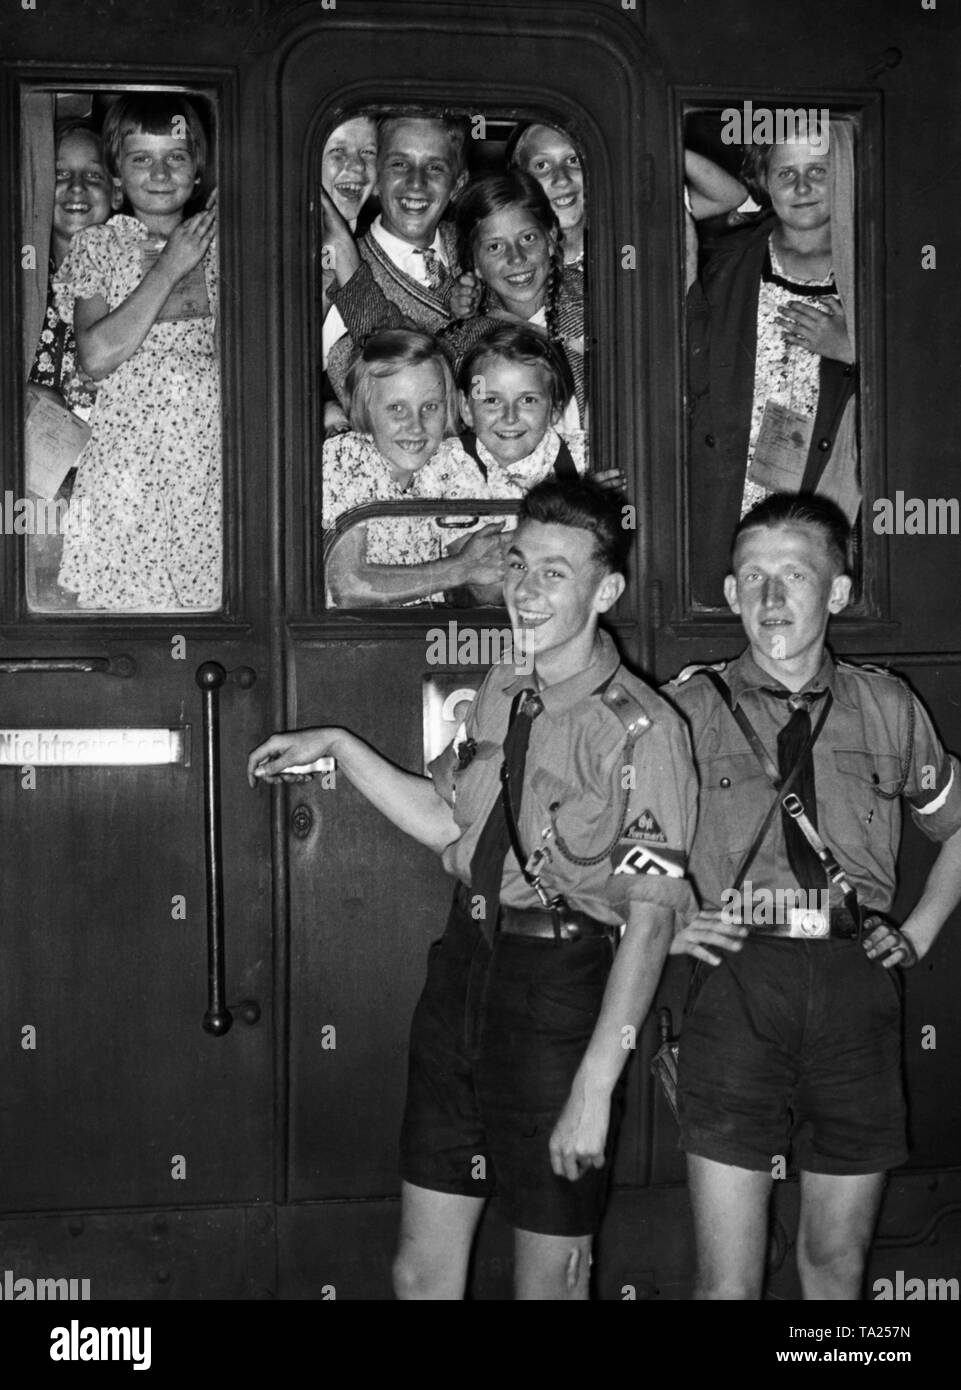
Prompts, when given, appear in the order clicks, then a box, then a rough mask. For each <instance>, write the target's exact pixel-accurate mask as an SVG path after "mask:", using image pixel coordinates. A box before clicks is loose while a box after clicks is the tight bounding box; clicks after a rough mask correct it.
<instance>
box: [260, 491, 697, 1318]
mask: <svg viewBox="0 0 961 1390" xmlns="http://www.w3.org/2000/svg"><path fill="white" fill-rule="evenodd" d="M510 539H511V545H510V548H509V550H508V552H507V577H506V580H505V599H506V603H507V608H508V612H509V614H510V619H511V624H512V627H513V628H514V632H515V640H516V642H517V643H518V644H519V646H520V653H519V655H520V657H521V660H519V661H518V662H517V663H516V665H514V664H507V665H495V666H494V667H493V668H492V669H491V671H490V672H489V674H488V676H487V677H486V679H485V681H484V683H483V685H482V686H481V688H480V690H479V692H478V694H477V697H476V699H475V700H474V702H473V704H472V706H471V709H470V712H469V714H468V716H467V719H466V721H465V726H464V727H463V729H462V730H461V732H460V733H459V734H458V736H457V737H455V739H454V741H453V742H452V744H451V746H450V747H449V748H448V749H447V750H445V752H444V753H442V754H441V755H440V757H438V758H436V759H435V760H434V762H433V763H432V764H431V768H430V772H431V780H428V779H425V778H422V777H417V776H415V775H413V774H412V773H408V772H403V771H401V770H400V769H398V768H397V767H395V766H394V765H393V764H391V763H388V762H387V761H386V760H385V759H384V758H382V757H381V756H380V754H378V753H376V752H375V751H374V750H373V749H372V748H370V747H369V746H368V745H367V744H365V743H363V742H362V741H361V740H360V739H359V738H358V737H357V736H356V735H354V734H352V733H348V732H347V731H346V730H343V729H308V730H302V731H300V732H297V733H287V734H275V735H273V737H272V738H270V739H268V740H267V741H266V742H265V743H263V744H262V745H261V746H260V747H258V748H256V749H254V751H253V752H252V753H251V755H250V759H249V763H248V775H249V777H250V780H251V784H253V783H254V781H255V779H256V778H258V777H261V778H265V779H266V780H268V781H278V780H297V777H298V776H299V774H289V773H285V772H284V768H285V767H290V766H292V765H303V764H307V763H310V762H312V761H314V760H315V759H316V758H318V757H321V756H324V755H327V754H333V755H335V756H336V758H337V759H338V763H339V765H340V768H341V769H342V770H343V772H344V773H345V774H346V775H347V777H348V778H349V779H350V780H351V781H352V782H353V784H354V785H355V786H356V787H357V788H358V790H359V791H360V792H362V793H363V795H364V796H366V797H367V798H368V799H369V800H370V801H371V802H372V803H373V804H374V805H376V806H377V807H378V808H379V809H380V810H381V811H383V813H384V814H385V815H386V816H387V817H388V818H389V819H390V820H391V821H393V823H394V824H395V825H397V826H398V827H399V828H400V829H402V830H404V831H406V832H407V833H408V834H410V835H412V836H413V837H414V838H415V839H416V840H418V841H419V842H420V843H422V844H425V845H427V846H429V847H430V848H432V849H434V850H435V851H436V852H437V853H438V854H440V855H441V856H442V858H443V862H444V866H445V868H446V869H447V870H448V872H450V873H451V874H452V875H454V876H455V877H456V878H457V879H458V887H457V891H456V894H455V899H454V904H453V907H452V910H451V915H450V919H449V921H448V925H447V930H446V932H445V934H444V936H443V938H441V940H440V941H439V942H436V943H435V944H434V946H433V947H432V949H431V956H430V963H429V968H428V977H427V983H426V985H425V988H424V993H423V995H422V997H421V1000H420V1003H419V1004H418V1006H417V1010H416V1013H415V1015H414V1022H413V1027H412V1032H411V1042H410V1065H409V1079H408V1094H407V1108H406V1112H405V1117H404V1125H403V1134H402V1141H401V1152H402V1165H401V1167H402V1176H403V1179H404V1181H403V1188H402V1215H401V1236H400V1246H399V1250H398V1255H397V1260H396V1263H395V1267H394V1281H395V1288H396V1291H397V1294H398V1296H399V1297H401V1298H404V1299H434V1300H436V1299H460V1298H462V1297H463V1296H464V1292H465V1288H466V1281H467V1270H468V1261H469V1256H470V1248H471V1243H472V1239H473V1236H474V1233H475V1231H476V1228H477V1223H478V1221H479V1220H480V1216H481V1212H482V1210H483V1207H484V1204H485V1202H486V1201H487V1200H488V1198H491V1199H493V1201H494V1203H495V1205H496V1206H497V1207H498V1208H499V1210H500V1211H501V1212H502V1213H503V1215H504V1216H505V1217H506V1219H507V1220H508V1221H509V1222H510V1223H511V1224H512V1225H513V1226H514V1228H515V1290H516V1296H517V1297H518V1298H520V1299H561V1300H566V1299H584V1298H587V1296H588V1288H589V1271H590V1254H591V1245H592V1239H593V1235H594V1233H595V1231H596V1229H597V1226H598V1223H599V1221H600V1217H601V1214H602V1212H603V1207H604V1202H605V1197H606V1187H607V1171H609V1159H610V1154H611V1148H612V1142H613V1135H614V1129H615V1127H616V1114H617V1109H618V1093H617V1081H618V1078H619V1076H620V1074H621V1071H622V1069H623V1067H624V1064H625V1062H626V1061H627V1059H628V1057H629V1055H630V1051H631V1049H632V1048H633V1046H634V1039H635V1035H636V1032H637V1030H638V1029H639V1028H640V1025H641V1023H642V1022H643V1019H644V1017H645V1015H646V1014H647V1011H648V1008H649V1006H650V1002H651V998H652V995H653V991H654V989H655V987H656V985H657V981H658V977H659V976H660V973H661V967H662V965H663V962H664V959H665V956H666V954H667V950H668V945H669V942H670V939H671V936H672V933H673V932H674V931H675V930H676V929H677V928H678V927H680V926H682V925H684V924H685V923H686V922H687V921H688V920H690V918H691V917H693V915H694V913H695V912H696V905H695V903H694V897H693V893H692V890H691V887H690V884H689V882H688V880H687V877H686V869H685V865H686V850H687V845H688V843H689V840H690V837H691V835H692V833H693V827H694V817H695V782H694V773H693V768H692V765H691V762H690V753H689V748H688V743H687V736H686V732H685V730H684V727H683V723H682V721H681V720H680V718H679V717H678V716H677V714H676V713H675V712H674V711H673V710H672V709H671V708H670V706H669V705H667V704H666V702H664V701H663V700H661V699H660V698H659V697H658V696H657V695H656V694H655V693H654V692H653V691H652V690H650V689H649V688H648V687H647V686H645V685H644V684H643V682H642V681H640V680H638V679H637V678H636V677H635V676H633V675H631V674H630V672H628V671H627V670H626V669H625V668H624V667H623V666H622V665H621V663H620V660H619V658H618V655H617V652H616V650H615V648H614V644H613V642H612V641H611V639H610V637H608V636H607V634H606V633H604V632H602V631H601V630H600V629H599V627H598V623H599V619H600V617H601V616H602V614H604V613H606V612H608V611H609V610H610V609H611V608H612V607H613V605H614V604H615V603H616V601H617V599H618V598H619V597H620V595H621V593H622V592H623V589H624V583H625V581H624V570H625V552H626V546H627V533H625V531H624V530H623V528H622V527H621V512H620V506H619V503H618V501H617V500H616V499H613V498H612V496H611V495H610V494H608V493H605V492H604V491H603V490H602V489H600V488H599V487H598V486H597V485H596V484H594V483H593V482H591V481H589V480H584V479H578V480H575V481H571V482H563V483H562V482H555V481H551V482H544V483H541V484H539V485H538V486H537V487H535V488H534V489H532V491H531V492H530V493H528V495H527V497H526V498H525V499H524V501H523V503H522V504H521V509H520V513H519V524H518V527H517V530H516V531H515V532H513V533H512V535H511V538H510ZM618 941H619V944H618ZM615 946H617V951H616V955H615V949H614V948H615ZM480 1160H483V1162H481V1161H480ZM605 1165H607V1167H605Z"/></svg>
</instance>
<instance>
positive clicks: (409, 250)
mask: <svg viewBox="0 0 961 1390" xmlns="http://www.w3.org/2000/svg"><path fill="white" fill-rule="evenodd" d="M370 236H371V239H372V240H373V241H376V243H377V245H378V246H379V247H380V248H381V250H382V251H383V252H384V253H385V254H386V256H387V259H388V260H390V261H393V263H394V265H395V266H397V268H398V270H402V271H403V272H404V274H405V275H409V276H410V278H411V279H412V280H417V281H418V282H419V283H420V284H422V285H426V284H427V280H428V275H427V266H426V264H425V262H424V256H423V252H422V250H421V249H420V248H418V247H416V246H411V244H410V242H409V241H402V240H401V238H400V237H399V236H394V234H393V232H388V231H387V229H386V228H385V226H384V223H383V220H382V218H381V215H380V213H378V214H377V216H376V217H375V218H374V220H373V222H372V223H371V225H370ZM429 249H430V250H431V251H433V252H434V253H435V255H436V256H437V257H438V258H439V260H440V261H441V263H442V264H443V265H445V266H446V265H447V253H446V249H445V247H444V241H443V238H442V237H441V234H440V227H438V228H437V231H436V232H435V234H434V240H433V241H432V242H431V244H430V248H429Z"/></svg>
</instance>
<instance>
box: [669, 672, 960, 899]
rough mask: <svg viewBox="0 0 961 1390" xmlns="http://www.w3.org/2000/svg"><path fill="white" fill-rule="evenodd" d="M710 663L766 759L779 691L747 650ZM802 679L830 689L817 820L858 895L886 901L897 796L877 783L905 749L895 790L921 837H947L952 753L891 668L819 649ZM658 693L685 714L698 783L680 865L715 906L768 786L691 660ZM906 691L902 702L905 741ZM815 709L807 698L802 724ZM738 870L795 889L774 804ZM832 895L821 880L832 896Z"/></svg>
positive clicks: (778, 714)
mask: <svg viewBox="0 0 961 1390" xmlns="http://www.w3.org/2000/svg"><path fill="white" fill-rule="evenodd" d="M716 669H718V670H719V671H720V674H721V675H722V677H723V678H724V680H725V681H726V682H727V684H728V686H729V687H730V690H731V695H732V698H733V700H734V703H735V705H738V704H740V705H741V707H742V708H743V710H744V712H745V714H746V715H747V717H748V719H749V720H750V721H751V723H752V724H753V726H754V728H755V730H756V732H757V734H758V736H759V738H760V739H761V742H762V743H763V744H764V746H765V748H766V749H767V750H768V752H769V753H770V755H771V757H772V759H773V761H774V763H775V765H776V764H777V735H778V731H779V730H780V729H781V728H782V727H783V726H784V725H785V724H786V723H787V721H788V719H789V718H790V713H791V712H790V710H789V708H788V705H787V701H786V700H783V699H778V698H776V697H775V696H772V695H769V694H766V693H765V687H767V688H768V689H784V687H783V686H781V684H780V682H779V681H776V680H775V679H774V678H773V677H771V676H769V675H768V674H767V673H766V672H764V671H762V670H761V668H760V667H759V666H758V665H757V664H756V663H755V661H754V660H753V658H752V657H751V654H750V651H745V652H744V653H742V655H741V656H739V657H738V658H737V659H736V660H735V661H731V662H727V663H726V664H722V665H721V666H720V667H718V668H716ZM804 689H805V690H825V689H827V690H830V691H832V692H833V695H834V703H833V705H832V706H831V711H830V713H829V714H828V717H827V720H826V722H825V724H824V728H823V729H822V730H821V733H820V735H819V737H818V741H817V743H816V744H815V745H814V753H813V757H814V785H815V792H816V796H817V825H818V831H819V833H820V835H821V838H822V839H823V840H824V842H825V843H826V845H827V846H828V848H829V849H830V850H832V851H833V853H834V855H835V857H836V859H837V860H838V863H839V864H840V865H841V868H842V869H843V870H844V872H845V876H846V877H847V879H848V881H849V882H850V883H851V884H852V885H853V886H854V887H855V888H856V889H857V893H858V898H859V899H860V902H861V904H862V906H863V907H870V908H874V909H875V910H877V911H880V912H887V911H889V910H890V907H891V903H892V900H893V898H894V891H895V886H896V879H895V863H896V859H897V853H898V847H899V844H900V839H901V804H900V799H898V798H895V799H894V800H886V799H885V798H884V797H881V796H879V795H878V792H879V791H888V792H891V791H894V790H895V789H896V788H897V786H898V784H899V782H900V780H901V775H902V770H903V768H904V764H905V760H907V767H906V771H907V777H906V780H905V783H904V790H903V796H904V798H905V799H906V800H907V802H908V803H909V805H910V807H911V815H912V818H913V820H914V821H915V824H916V825H918V826H919V828H920V829H921V830H922V831H923V832H924V833H925V835H927V836H928V837H929V838H930V839H932V840H936V841H943V840H947V839H949V838H950V836H951V835H953V834H954V832H955V831H956V830H957V829H958V828H959V827H961V772H959V769H958V765H957V761H956V759H954V758H953V757H951V756H950V755H949V754H947V753H946V752H945V750H944V748H943V747H942V745H941V741H940V739H939V738H938V735H937V733H936V732H935V730H934V726H933V725H932V723H931V720H930V718H929V717H928V715H927V713H926V711H925V710H924V709H923V707H922V706H921V704H920V702H919V701H918V700H917V699H916V698H915V697H914V696H913V695H912V694H911V693H910V692H909V691H908V689H907V687H906V686H904V685H903V684H902V682H901V681H899V680H898V679H897V677H896V676H891V675H888V674H887V673H886V672H882V671H877V670H870V669H866V668H864V667H859V666H853V665H850V664H849V663H848V662H846V661H837V662H836V661H835V660H834V658H833V657H832V656H831V655H830V653H829V652H825V654H824V660H823V661H822V663H821V666H820V669H819V670H818V673H817V675H816V676H815V677H814V679H813V680H811V681H809V682H808V683H807V685H806V686H805V687H804ZM666 693H667V694H668V695H669V697H670V699H671V700H672V701H673V702H674V704H676V705H677V706H678V708H679V709H680V710H681V711H682V712H683V713H684V714H685V715H686V716H687V718H688V720H689V721H690V726H691V737H692V741H693V745H694V758H695V761H696V763H697V767H698V773H699V776H700V784H701V793H700V814H699V818H698V827H697V834H696V836H695V840H694V847H693V850H692V852H691V873H692V877H693V878H694V881H695V885H696V887H697V889H698V892H699V893H700V895H701V900H702V906H704V907H705V908H713V909H715V910H717V909H720V908H721V907H723V906H724V904H723V902H722V899H721V893H722V892H723V891H724V889H726V888H730V887H732V886H733V883H734V879H735V877H736V874H737V871H738V869H739V868H740V865H741V862H742V860H743V858H744V855H745V854H746V853H747V850H748V847H749V846H750V845H751V844H752V843H753V840H754V837H755V835H756V834H757V831H758V830H759V829H760V827H761V823H762V821H763V820H764V817H765V815H766V813H767V810H768V807H769V806H770V804H771V802H772V801H773V799H774V789H773V787H772V786H771V783H770V782H769V781H768V779H767V778H766V777H765V775H764V773H763V771H762V770H761V765H760V763H759V762H758V760H757V758H756V756H755V754H754V753H753V752H752V751H751V748H750V747H749V745H748V743H747V741H746V739H745V737H744V735H743V734H742V733H741V730H740V729H739V728H738V726H737V724H736V723H735V721H734V718H733V716H732V714H731V712H730V710H728V709H727V707H726V706H725V705H724V703H723V702H722V700H721V697H720V695H719V694H718V693H717V691H716V690H715V689H714V687H713V685H712V684H711V683H710V681H709V680H708V678H707V677H706V676H704V675H703V674H699V668H697V667H692V668H689V669H688V670H686V671H683V672H682V673H681V675H680V676H679V677H678V678H677V680H676V681H672V682H671V684H670V685H669V686H668V687H667V689H666ZM909 702H910V704H913V706H914V720H915V729H914V745H913V749H912V748H911V741H910V735H909V723H910V704H909ZM819 713H820V705H819V704H818V703H815V704H814V705H813V706H812V708H811V722H812V725H814V724H815V723H816V722H817V720H818V717H819ZM805 809H809V808H805ZM746 877H747V879H748V880H750V882H751V884H752V886H753V889H754V890H758V889H769V890H771V891H774V892H776V891H777V890H778V889H789V888H790V889H796V888H798V886H799V885H798V883H797V879H796V878H795V876H794V874H793V872H792V870H791V867H790V864H789V862H788V857H787V850H786V848H785V843H784V831H783V827H782V823H781V816H780V814H778V815H777V816H775V818H774V821H773V823H772V825H771V827H770V829H769V830H768V833H767V835H766V837H765V839H764V843H763V844H762V845H761V848H760V850H759V851H758V853H757V856H756V857H755V859H754V861H753V862H752V864H751V866H750V868H749V869H748V872H747V875H746ZM839 897H840V894H839V891H838V889H837V888H836V887H834V886H833V885H832V888H831V898H832V902H837V901H839Z"/></svg>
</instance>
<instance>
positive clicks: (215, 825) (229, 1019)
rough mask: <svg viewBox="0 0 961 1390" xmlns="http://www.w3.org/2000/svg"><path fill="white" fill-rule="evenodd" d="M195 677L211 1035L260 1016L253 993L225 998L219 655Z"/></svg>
mask: <svg viewBox="0 0 961 1390" xmlns="http://www.w3.org/2000/svg"><path fill="white" fill-rule="evenodd" d="M234 674H235V675H236V678H237V683H238V684H239V685H240V686H241V687H242V688H243V689H248V688H249V687H250V686H251V685H252V684H253V682H254V679H256V675H255V673H254V672H253V671H251V670H250V668H249V667H246V666H243V667H240V668H239V669H238V671H237V672H236V673H234ZM195 679H196V682H197V684H198V685H199V687H200V690H201V693H202V698H203V719H202V727H203V733H202V741H203V763H204V850H205V857H206V864H207V1012H206V1013H205V1014H204V1017H203V1027H204V1031H205V1032H207V1033H210V1034H212V1035H213V1036H214V1037H215V1038H222V1037H223V1036H224V1034H225V1033H229V1031H230V1029H231V1026H232V1025H233V1021H234V1016H233V1013H232V1012H231V1009H235V1010H237V1011H238V1012H239V1013H240V1017H241V1018H242V1019H243V1021H244V1022H245V1023H249V1024H255V1023H257V1022H259V1020H260V1005H259V1004H258V1003H257V1001H256V999H242V1000H241V1001H240V1003H239V1004H233V1005H228V1004H227V1003H226V1002H225V1000H226V986H225V978H226V959H225V953H224V873H223V843H222V835H221V806H220V687H221V686H222V685H223V684H224V682H225V681H226V679H227V672H226V671H225V670H224V668H223V666H221V664H220V662H219V661H205V662H203V664H202V665H200V666H198V667H197V671H196V675H195Z"/></svg>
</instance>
